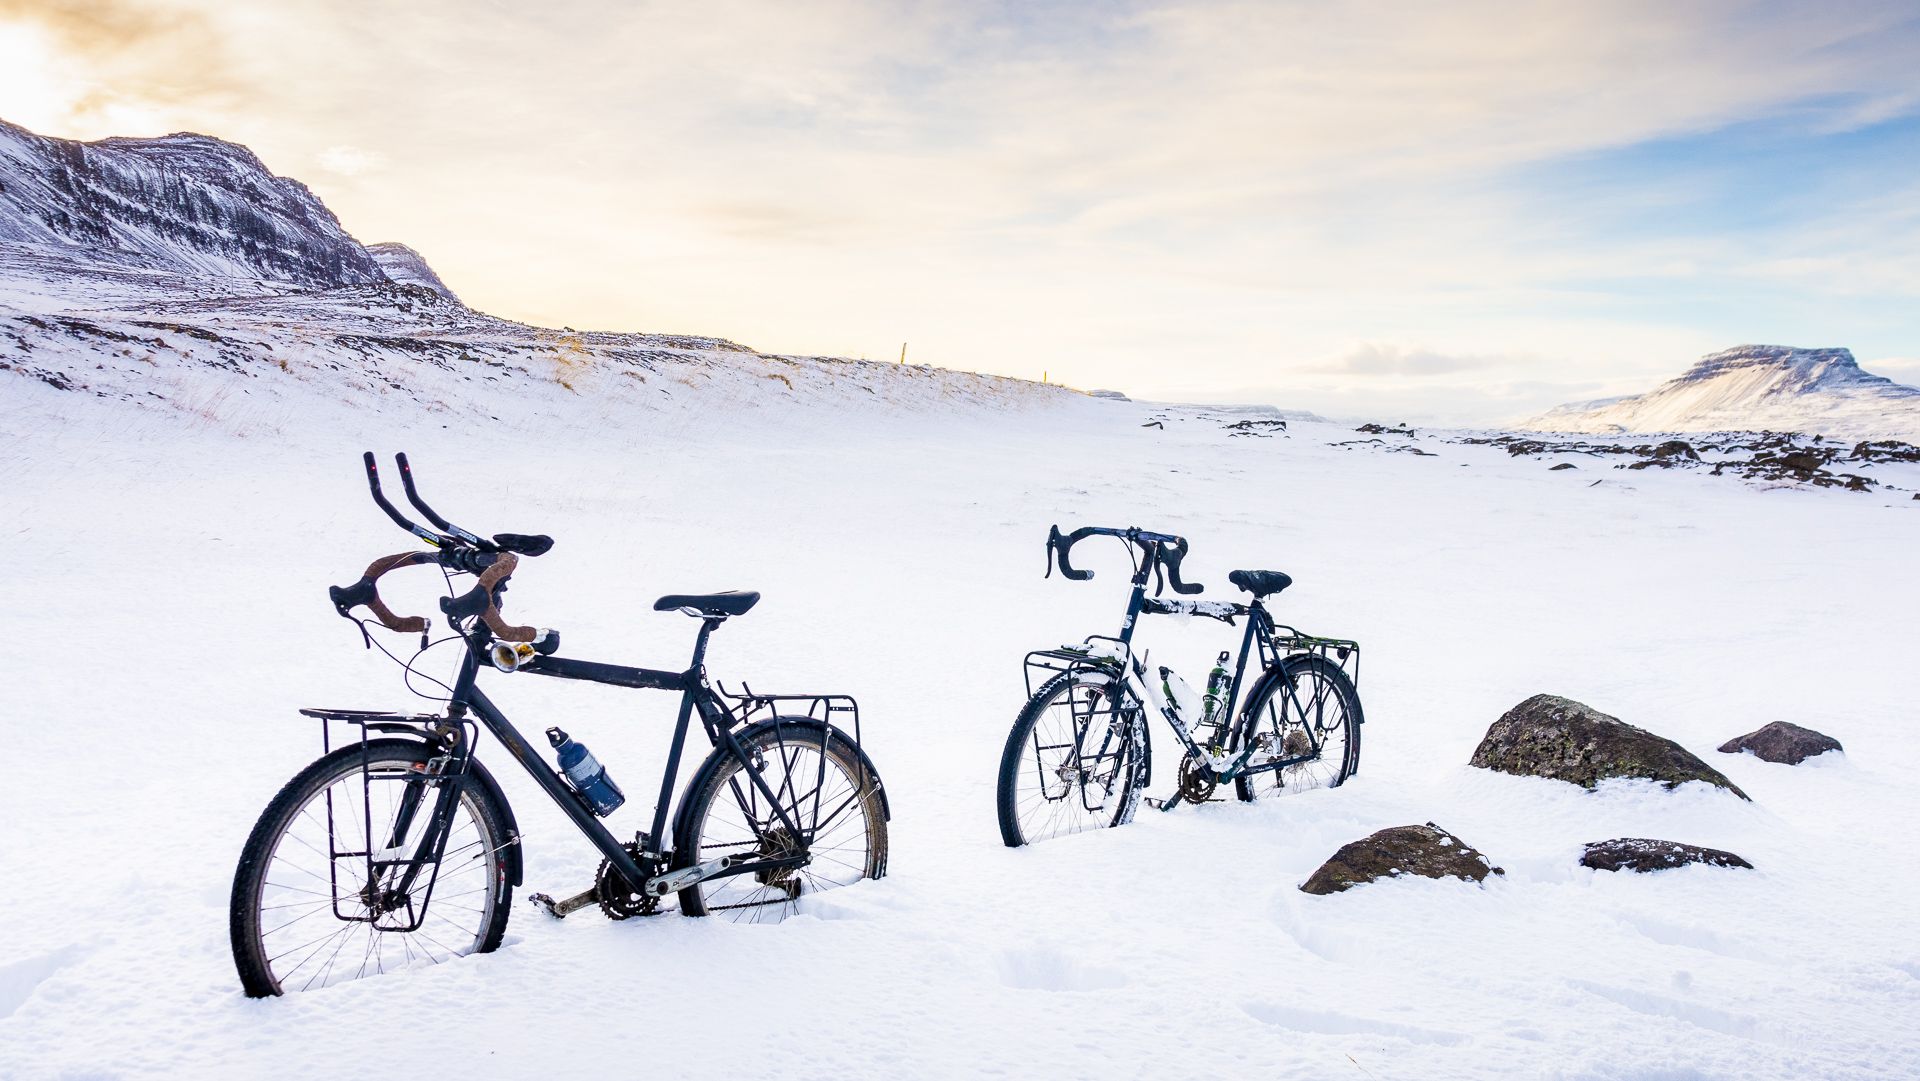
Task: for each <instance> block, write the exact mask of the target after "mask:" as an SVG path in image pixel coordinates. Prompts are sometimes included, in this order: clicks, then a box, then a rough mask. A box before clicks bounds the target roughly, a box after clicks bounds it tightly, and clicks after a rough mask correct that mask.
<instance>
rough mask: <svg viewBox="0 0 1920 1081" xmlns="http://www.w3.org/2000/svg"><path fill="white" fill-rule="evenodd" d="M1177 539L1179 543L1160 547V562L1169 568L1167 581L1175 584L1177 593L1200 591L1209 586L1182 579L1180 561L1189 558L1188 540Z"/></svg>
mask: <svg viewBox="0 0 1920 1081" xmlns="http://www.w3.org/2000/svg"><path fill="white" fill-rule="evenodd" d="M1177 539H1178V540H1179V543H1178V544H1177V545H1175V544H1163V545H1162V546H1161V548H1160V562H1161V563H1162V564H1163V565H1164V566H1165V567H1166V568H1167V583H1168V584H1169V585H1171V586H1173V591H1174V592H1175V593H1186V594H1189V595H1191V594H1194V593H1199V592H1201V591H1203V590H1205V589H1206V588H1207V587H1205V586H1203V585H1201V584H1200V583H1198V582H1184V581H1181V580H1180V561H1181V560H1183V559H1185V558H1187V542H1186V539H1185V538H1184V537H1182V538H1177Z"/></svg>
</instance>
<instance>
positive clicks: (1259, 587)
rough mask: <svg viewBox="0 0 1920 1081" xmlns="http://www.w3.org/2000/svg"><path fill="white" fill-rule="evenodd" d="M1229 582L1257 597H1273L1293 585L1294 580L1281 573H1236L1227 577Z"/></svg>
mask: <svg viewBox="0 0 1920 1081" xmlns="http://www.w3.org/2000/svg"><path fill="white" fill-rule="evenodd" d="M1227 581H1229V582H1232V583H1233V584H1234V585H1237V586H1239V587H1240V588H1241V589H1244V590H1246V591H1247V592H1248V593H1251V594H1253V595H1254V596H1256V597H1267V596H1272V595H1273V594H1275V593H1278V592H1280V591H1281V590H1283V589H1285V588H1287V587H1288V586H1290V585H1292V584H1293V579H1292V578H1290V577H1288V576H1287V575H1284V574H1281V573H1280V572H1279V571H1234V572H1233V573H1232V574H1229V575H1227Z"/></svg>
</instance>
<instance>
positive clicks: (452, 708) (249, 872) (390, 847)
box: [230, 453, 890, 996]
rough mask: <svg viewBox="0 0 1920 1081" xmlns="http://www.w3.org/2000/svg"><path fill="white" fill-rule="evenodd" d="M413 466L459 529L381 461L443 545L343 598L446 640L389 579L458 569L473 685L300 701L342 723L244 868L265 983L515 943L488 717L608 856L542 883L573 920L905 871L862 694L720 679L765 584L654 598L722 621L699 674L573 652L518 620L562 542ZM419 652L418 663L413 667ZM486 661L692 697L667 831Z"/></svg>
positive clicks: (450, 602)
mask: <svg viewBox="0 0 1920 1081" xmlns="http://www.w3.org/2000/svg"><path fill="white" fill-rule="evenodd" d="M396 461H397V463H398V465H399V469H400V478H401V481H402V484H403V485H404V487H405V489H406V494H407V499H408V500H409V501H410V502H411V503H412V504H413V506H414V507H415V509H417V510H418V511H419V512H420V514H422V515H423V516H424V517H425V518H426V519H427V520H428V521H429V522H430V523H432V524H433V525H434V526H435V527H436V528H437V529H438V530H439V532H433V531H430V530H427V529H424V528H422V527H421V526H419V525H416V524H415V523H414V522H412V521H410V520H408V519H407V518H406V517H405V516H404V515H403V514H401V513H400V511H398V510H396V509H395V508H394V506H393V504H392V503H390V502H389V501H388V500H387V498H386V496H385V495H384V494H383V493H382V492H381V489H380V478H379V473H378V471H377V469H376V468H375V464H374V458H373V455H372V454H371V453H369V454H367V455H366V456H365V464H366V472H367V484H368V487H369V488H370V489H371V490H372V493H373V499H374V502H375V503H377V504H379V506H380V509H381V510H383V511H385V512H386V513H387V515H388V517H390V518H392V519H393V520H394V522H396V523H397V524H398V525H399V526H400V527H401V528H403V529H405V530H406V531H407V532H409V533H412V534H413V535H414V536H415V537H418V538H419V539H420V540H422V541H424V542H426V543H427V544H428V545H429V546H430V547H431V550H429V551H411V552H402V553H399V554H398V555H391V556H385V557H383V558H381V559H377V560H375V561H374V562H373V563H372V564H371V565H369V566H368V567H367V570H366V573H365V574H364V575H363V576H362V577H361V578H360V580H359V581H358V582H355V583H354V584H353V585H350V586H345V587H334V588H333V589H331V590H330V591H329V593H330V596H331V598H332V600H333V603H334V607H335V609H336V610H337V611H338V612H339V613H340V614H341V615H343V616H346V617H347V618H348V619H350V620H353V621H354V622H355V623H356V624H357V625H358V626H359V628H360V631H361V634H362V636H363V637H364V639H365V641H366V644H368V645H369V646H372V645H375V644H377V643H376V640H375V639H374V637H373V635H372V633H371V631H370V630H369V627H368V621H367V620H365V619H361V618H357V617H355V616H354V615H353V614H352V612H351V610H352V609H353V608H356V607H360V606H364V607H365V608H366V609H368V610H369V611H370V612H372V613H373V618H374V619H375V620H377V621H378V622H379V623H380V624H381V625H382V626H384V627H386V628H387V629H389V630H392V631H397V632H400V633H403V634H418V635H420V636H421V645H420V648H421V651H422V652H424V651H425V650H426V649H427V648H429V646H430V645H432V644H437V643H430V642H429V640H428V621H427V620H426V619H424V618H422V617H419V616H399V615H396V614H395V613H394V612H393V611H392V610H391V609H389V608H388V607H387V606H386V604H385V603H384V602H383V601H382V600H381V598H380V594H379V590H378V586H377V583H378V581H379V579H380V578H381V576H383V575H385V574H387V573H389V572H391V571H393V570H396V569H398V568H401V567H409V566H420V565H434V566H437V567H439V568H440V569H441V570H442V572H443V574H444V575H445V578H446V582H447V586H448V596H447V597H446V598H445V599H443V600H442V601H441V602H440V608H441V611H442V612H443V613H445V615H446V616H447V618H448V621H449V623H450V624H451V626H452V628H453V631H454V633H453V634H452V635H449V636H448V637H447V638H443V639H441V641H443V642H444V641H452V640H454V639H455V638H457V639H459V640H460V641H461V642H462V643H463V644H464V647H465V648H464V650H463V651H462V652H461V656H460V663H459V669H458V672H457V674H456V676H455V678H454V681H453V683H452V684H451V685H450V686H446V685H443V686H444V687H445V690H446V694H445V695H444V696H443V697H444V702H445V708H444V710H443V711H442V712H440V713H435V714H400V713H384V712H368V711H362V710H342V709H304V710H301V711H300V712H301V713H302V714H304V715H306V716H308V717H314V718H318V719H319V720H320V723H321V732H322V749H323V752H324V753H323V755H322V757H321V758H319V759H318V760H317V761H315V762H314V763H313V764H312V765H310V766H308V767H307V768H306V769H304V770H302V771H301V772H300V773H299V774H297V775H296V776H295V777H294V778H293V779H292V780H291V781H289V782H287V784H286V785H285V787H283V788H282V789H281V790H280V793H279V795H277V796H275V797H274V798H273V801H272V802H271V803H269V804H268V805H267V809H266V811H265V813H263V814H262V815H261V816H260V820H259V822H258V823H257V824H256V825H255V826H254V828H253V833H252V835H251V836H250V837H248V839H247V843H246V847H245V849H243V850H242V852H241V855H240V865H239V868H238V869H237V870H236V871H235V872H234V878H233V896H232V904H231V914H230V923H231V933H232V938H233V959H234V964H235V965H236V966H237V967H238V969H239V973H240V982H241V984H242V985H243V987H244V988H245V990H246V992H247V994H249V995H252V996H266V995H278V994H284V993H287V992H290V991H304V990H309V989H313V988H318V987H325V986H327V985H329V984H335V983H341V982H344V981H346V980H350V979H357V978H359V977H362V976H368V975H373V974H376V973H383V972H389V971H392V970H395V969H399V968H406V967H410V966H414V965H426V964H437V963H440V962H443V961H446V960H448V959H450V958H454V957H460V956H463V955H466V954H472V953H486V952H488V951H491V950H493V949H494V948H496V947H498V946H499V945H500V939H501V936H502V934H504V933H505V931H506V926H507V914H508V910H509V908H510V906H511V904H512V900H513V895H512V887H514V886H518V885H520V882H521V866H522V856H521V837H520V831H519V827H518V826H517V825H516V824H515V821H514V816H513V809H512V808H511V807H510V806H508V804H507V800H506V797H505V795H504V794H503V793H502V792H501V789H500V786H499V784H498V783H497V782H496V781H495V780H494V778H493V775H492V774H491V773H489V772H488V770H487V768H486V767H485V766H484V765H482V764H481V763H480V761H479V760H478V759H477V758H476V757H475V749H476V748H475V739H476V738H477V736H478V730H479V729H481V728H484V729H485V730H486V731H488V732H490V733H492V735H493V736H494V738H495V739H497V740H498V741H499V742H500V744H501V745H502V746H503V747H505V748H506V750H507V752H508V753H509V754H511V755H512V756H513V758H514V760H515V761H517V762H519V764H520V765H521V767H522V768H524V769H525V770H526V771H527V773H528V775H529V776H531V777H532V778H533V779H534V781H535V782H536V783H537V784H538V785H539V786H540V788H541V789H543V790H544V791H545V792H546V793H547V795H548V796H550V797H552V799H553V801H554V803H556V804H558V805H559V807H560V810H561V811H563V812H564V813H565V814H566V816H567V818H568V819H569V820H571V821H572V822H573V824H574V826H575V827H577V828H578V829H579V830H580V832H581V833H582V834H584V835H586V838H587V840H588V841H590V842H592V844H593V846H594V847H595V848H597V849H599V851H600V854H601V856H602V862H601V864H600V869H599V872H598V873H597V875H596V876H595V879H594V883H593V885H592V887H591V888H589V889H587V890H586V891H584V892H583V893H581V894H579V895H577V896H575V897H571V898H568V899H567V900H564V901H553V900H552V899H551V898H548V897H546V896H544V895H535V896H534V897H532V898H530V900H531V901H533V902H535V903H536V904H538V905H539V906H540V907H541V908H543V909H545V910H546V911H548V912H549V913H550V914H552V915H556V916H564V915H566V914H567V913H568V912H571V911H574V910H577V909H579V908H583V907H586V906H588V905H591V904H594V903H597V904H598V905H599V907H600V908H601V910H602V911H604V912H605V913H606V914H607V915H608V916H610V917H612V918H614V919H626V918H628V917H631V916H645V915H651V914H653V913H655V912H658V911H661V910H662V909H661V905H662V902H663V901H664V900H666V899H667V898H669V897H671V896H674V895H677V896H678V901H679V909H680V911H681V913H682V914H684V915H688V916H705V915H719V916H724V917H728V918H731V919H735V920H741V921H772V920H777V919H780V918H782V917H784V916H786V915H787V914H789V913H790V912H792V911H794V910H795V907H796V906H797V905H798V904H799V903H800V902H801V901H802V900H804V899H805V898H806V897H808V896H809V895H811V894H814V893H817V892H820V891H822V890H826V889H831V888H833V887H836V886H844V885H849V884H852V883H854V882H857V881H859V880H861V879H865V878H879V877H881V875H883V874H884V873H885V872H886V865H887V820H888V818H889V817H890V810H889V808H888V806H887V797H886V792H885V790H884V789H883V788H882V787H881V783H880V776H879V774H878V772H876V771H875V769H874V767H873V763H872V761H870V760H869V759H868V757H867V755H866V752H865V751H864V750H863V749H862V748H861V744H860V721H859V707H858V705H857V704H856V703H855V702H854V701H853V699H851V698H849V697H847V696H845V695H763V694H754V693H752V692H751V691H750V690H748V689H746V688H745V687H744V686H743V689H742V692H741V693H739V694H729V693H727V692H725V691H724V689H723V690H720V691H716V690H715V689H714V688H713V687H712V686H709V684H708V682H707V677H706V668H705V666H704V663H703V662H704V660H705V657H706V651H707V639H708V638H709V636H711V635H712V633H713V631H714V629H715V628H716V627H719V626H720V625H721V624H722V623H724V622H726V621H727V620H728V619H730V618H732V617H734V616H739V615H744V614H746V612H747V611H748V610H749V609H751V608H752V607H753V606H754V604H755V603H756V602H757V601H758V600H759V599H760V595H759V594H758V593H748V592H727V593H713V594H684V595H680V594H677V595H671V596H666V597H661V598H660V599H659V600H658V601H656V602H655V603H654V606H653V607H654V610H655V611H678V612H683V613H685V614H687V615H690V616H694V617H696V618H698V619H699V620H700V630H699V634H698V636H697V637H696V638H695V640H694V647H693V659H692V661H690V662H689V663H688V665H687V667H686V669H685V670H684V671H679V672H668V671H656V670H653V669H647V668H630V667H625V666H622V665H614V664H601V663H597V662H593V661H582V660H571V659H568V658H565V657H560V656H557V655H556V652H557V650H558V648H559V643H560V636H559V635H558V634H557V633H556V632H554V631H550V630H538V629H535V628H533V627H517V626H513V625H510V624H508V623H507V622H506V621H505V620H504V619H503V618H502V617H501V614H500V602H501V595H502V594H503V593H504V592H505V591H506V588H507V582H508V579H509V578H510V577H512V575H513V573H514V570H515V568H516V567H517V565H518V562H519V557H521V556H529V557H531V556H538V555H541V554H544V553H545V552H546V551H548V549H550V548H551V547H552V545H553V541H552V540H551V539H550V538H548V537H544V536H528V535H521V534H510V533H501V534H495V535H494V536H492V537H491V538H490V539H489V538H483V537H481V536H479V535H478V534H474V533H470V532H468V531H466V530H464V529H461V528H459V527H458V526H455V525H453V524H452V523H450V522H448V521H447V520H446V519H444V518H442V517H440V516H439V515H438V514H436V513H434V511H433V510H432V509H431V508H430V507H428V506H427V505H426V503H425V502H423V501H422V500H421V499H420V495H419V492H418V491H417V490H416V489H415V486H414V482H413V475H412V471H411V469H410V468H409V467H408V464H407V459H406V455H404V454H402V455H398V456H396ZM466 575H472V576H474V577H475V578H476V579H477V581H476V582H475V583H474V585H473V587H472V588H471V589H470V590H468V591H466V592H465V593H460V594H458V595H456V593H457V591H456V589H455V587H454V582H455V580H456V578H459V577H462V576H466ZM382 648H383V649H384V647H382ZM418 657H419V654H417V653H416V654H415V655H414V660H410V661H406V662H402V663H403V664H405V666H406V667H407V671H408V674H409V679H410V680H411V679H412V677H413V676H414V675H416V673H415V671H414V663H415V661H417V659H418ZM397 659H398V658H397V657H396V660H397ZM483 666H489V667H493V668H496V669H499V670H502V671H507V672H521V673H532V674H534V675H542V676H556V677H559V678H561V679H581V680H588V681H591V682H595V683H607V684H612V685H614V686H617V687H633V688H640V689H648V690H664V691H677V692H679V693H680V712H679V719H678V721H677V722H676V724H675V727H674V730H673V742H672V746H671V749H670V750H669V752H668V755H667V763H666V769H665V771H664V773H663V774H662V776H661V778H660V788H659V797H658V799H657V801H656V802H655V804H654V809H653V819H652V825H651V827H650V828H649V829H647V830H644V831H641V832H640V833H639V834H638V835H637V837H636V838H635V840H634V841H632V842H631V843H622V842H620V841H619V840H617V839H615V837H614V835H613V834H612V833H611V832H609V831H608V829H607V827H606V826H605V825H603V824H602V823H601V821H600V818H601V816H604V815H606V814H609V813H611V812H612V811H613V810H614V809H615V808H617V807H618V806H619V804H620V803H621V801H622V800H623V799H624V797H623V796H622V795H621V793H620V792H619V789H618V787H617V786H616V785H613V784H612V782H611V780H610V779H609V778H608V777H607V776H606V774H605V771H604V769H602V768H601V767H600V766H599V765H598V763H597V762H596V761H594V760H593V758H592V756H591V755H588V754H587V753H586V752H585V749H584V748H581V747H579V746H578V745H577V744H573V743H572V742H571V740H570V739H569V738H568V737H566V735H565V733H563V732H560V730H559V729H549V730H548V737H549V739H550V741H551V742H553V743H554V745H555V746H556V747H557V748H559V749H560V752H561V759H562V761H563V763H567V766H568V768H567V772H565V773H562V772H559V771H556V770H554V769H553V768H552V767H550V766H548V765H547V764H546V762H545V761H544V760H543V759H542V758H541V756H540V754H539V753H538V752H537V751H535V750H534V749H533V747H532V745H531V744H529V743H528V741H527V740H526V739H525V738H523V737H522V736H521V734H520V732H519V730H518V729H516V728H515V727H514V726H513V725H512V724H511V723H509V722H508V720H507V718H506V717H505V716H504V715H503V714H502V713H501V712H500V711H499V709H498V708H496V707H495V706H494V704H493V703H492V702H491V701H489V700H488V698H487V696H486V695H485V694H483V693H481V691H480V689H479V688H478V687H477V686H475V680H476V677H477V676H478V674H479V672H480V671H481V669H482V667H483ZM410 685H411V684H410ZM696 717H697V718H698V719H699V721H700V725H701V727H702V728H703V729H704V731H705V732H706V735H707V739H708V741H709V742H710V743H711V744H712V746H713V750H712V752H711V753H710V754H709V755H708V756H707V758H706V760H705V762H703V763H702V764H701V766H700V768H699V770H698V771H697V772H695V773H694V775H693V777H692V779H691V780H690V781H689V782H688V783H687V786H686V788H685V790H684V791H683V792H682V794H681V797H680V801H679V805H678V809H677V810H673V806H674V805H673V799H672V797H673V784H674V781H675V779H676V777H677V775H678V772H679V768H680V759H681V751H682V748H683V747H684V745H685V742H686V737H687V731H688V729H689V728H690V727H691V723H692V720H693V719H694V718H696ZM843 723H844V724H846V725H848V726H849V727H850V728H851V732H849V731H848V730H847V728H843V727H840V726H839V725H840V724H843ZM343 727H344V729H345V730H347V731H349V732H351V733H355V734H356V735H355V738H351V739H345V740H341V741H340V743H341V745H340V746H338V747H335V746H333V743H334V741H333V739H332V737H331V735H330V734H329V733H330V732H331V731H332V730H336V729H340V728H343ZM670 810H673V818H672V829H673V832H672V835H671V841H670V843H669V836H668V834H667V826H668V814H669V811H670Z"/></svg>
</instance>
